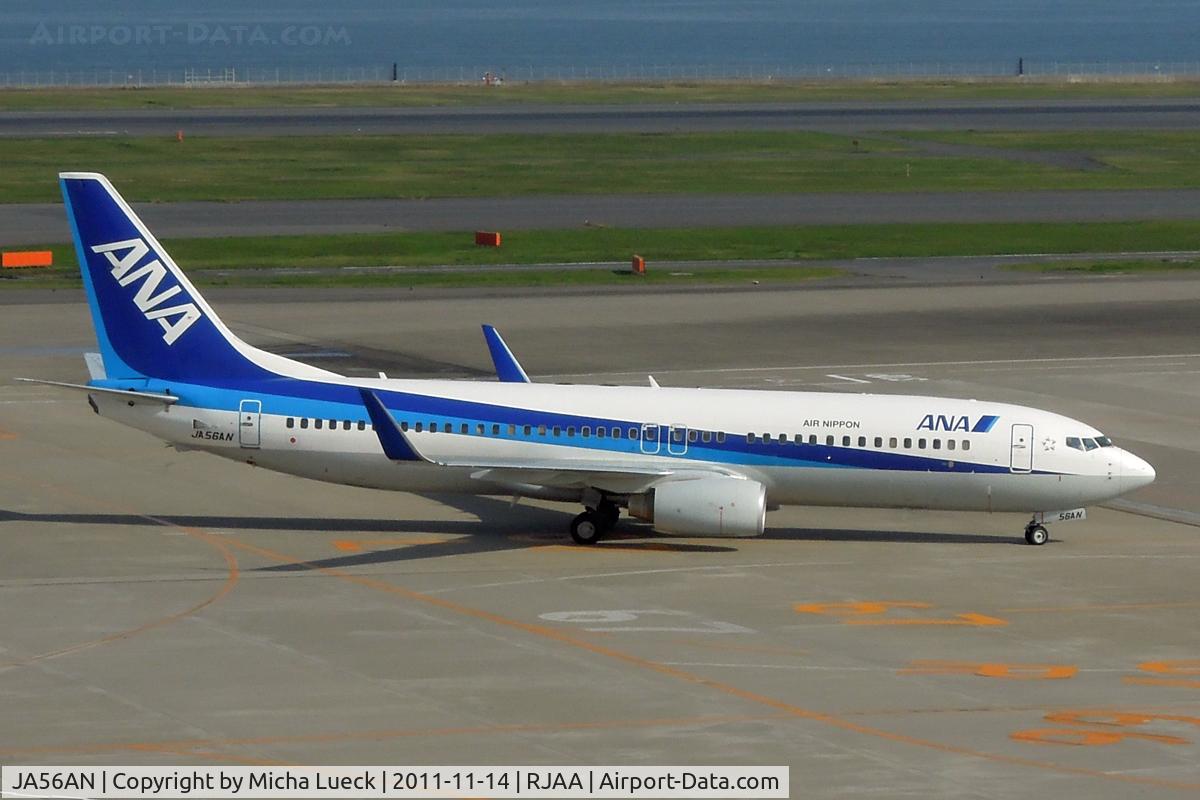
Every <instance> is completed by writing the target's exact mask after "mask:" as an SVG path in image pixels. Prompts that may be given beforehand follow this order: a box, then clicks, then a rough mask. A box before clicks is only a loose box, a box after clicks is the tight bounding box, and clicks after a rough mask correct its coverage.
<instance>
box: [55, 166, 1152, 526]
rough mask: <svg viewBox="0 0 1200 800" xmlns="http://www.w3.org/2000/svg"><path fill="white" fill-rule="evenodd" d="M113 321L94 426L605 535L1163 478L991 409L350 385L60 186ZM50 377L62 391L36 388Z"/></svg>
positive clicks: (1058, 428) (91, 284)
mask: <svg viewBox="0 0 1200 800" xmlns="http://www.w3.org/2000/svg"><path fill="white" fill-rule="evenodd" d="M59 178H60V182H61V184H62V191H63V199H64V201H65V203H66V208H67V214H68V216H69V218H70V222H71V228H72V232H73V235H74V238H75V247H76V250H77V251H78V256H79V263H80V265H81V270H82V273H83V283H84V286H85V288H86V291H87V298H88V304H89V306H90V308H91V315H92V320H93V322H94V324H95V328H96V338H97V340H98V343H99V350H100V352H99V354H89V355H88V357H87V365H88V369H89V372H90V373H91V380H90V381H89V382H88V383H87V384H64V383H56V384H55V385H60V386H68V387H70V388H74V389H79V390H82V391H86V392H87V394H88V402H89V403H90V404H91V407H92V410H93V411H95V412H96V413H97V414H100V415H102V416H105V417H109V418H111V419H114V420H116V421H117V422H121V423H124V424H126V425H129V426H131V427H134V428H137V429H139V430H143V431H147V432H149V433H151V434H153V435H155V436H157V437H159V438H161V439H164V440H166V441H167V442H169V443H171V444H173V445H174V446H175V447H177V448H179V449H180V450H203V451H206V452H209V453H213V454H216V455H219V456H223V457H225V458H230V459H234V460H237V461H244V462H247V463H249V464H255V465H258V466H261V467H266V468H268V469H272V470H277V471H279V472H285V473H290V474H293V475H299V476H302V477H306V478H313V479H316V480H321V481H330V482H334V483H343V484H350V485H353V486H366V487H372V488H377V489H392V490H396V491H406V492H416V493H422V492H431V493H432V492H462V493H468V494H480V495H518V496H524V497H532V498H541V499H546V500H554V501H562V502H569V503H579V504H582V505H583V506H584V508H585V510H584V511H583V513H581V514H579V515H578V516H577V517H575V519H574V521H573V522H572V523H571V535H572V537H573V538H574V539H575V541H577V542H579V543H584V544H586V543H593V542H596V541H597V540H598V539H599V538H601V537H602V536H603V535H604V534H605V533H606V532H607V531H609V530H610V529H611V528H612V527H613V525H614V524H615V523H616V522H617V520H618V518H619V517H620V514H621V509H628V512H629V514H630V515H631V516H634V517H637V518H639V519H643V520H647V521H649V522H651V523H652V524H653V526H654V528H655V529H656V530H658V531H661V532H663V533H667V534H676V535H682V536H756V535H758V534H761V533H762V532H763V526H764V524H765V519H766V512H767V510H768V509H769V508H774V507H778V506H780V505H819V506H873V507H887V508H920V509H951V510H964V511H1014V512H1028V513H1030V514H1031V515H1032V518H1031V520H1030V522H1029V523H1028V525H1027V526H1026V528H1025V538H1026V540H1027V541H1028V542H1029V543H1030V544H1043V543H1045V542H1046V541H1047V539H1048V533H1047V531H1046V528H1045V523H1047V522H1048V521H1051V520H1065V519H1076V518H1081V517H1082V516H1083V513H1084V512H1083V509H1082V507H1083V506H1087V505H1090V504H1094V503H1099V502H1102V501H1105V500H1109V499H1111V498H1114V497H1116V496H1118V495H1121V494H1124V493H1125V492H1128V491H1130V490H1133V489H1136V488H1138V487H1140V486H1145V485H1147V484H1149V483H1150V482H1151V481H1153V480H1154V469H1153V468H1152V467H1151V466H1150V465H1149V464H1147V463H1146V462H1145V461H1143V460H1142V459H1140V458H1138V457H1137V456H1135V455H1133V454H1132V453H1129V452H1127V451H1125V450H1122V449H1121V448H1119V447H1117V446H1115V445H1114V444H1113V443H1112V442H1111V441H1110V440H1109V438H1108V437H1107V436H1104V435H1103V434H1102V433H1101V432H1100V431H1098V430H1096V429H1095V428H1092V427H1091V426H1089V425H1086V424H1084V423H1082V422H1078V421H1076V420H1073V419H1069V418H1067V417H1064V416H1061V415H1059V414H1055V413H1052V412H1049V411H1039V410H1037V409H1033V408H1025V407H1022V406H1016V405H1009V404H1006V403H992V402H985V401H975V400H953V399H947V398H940V397H900V396H891V395H882V396H878V395H877V396H872V395H848V394H840V393H810V392H765V391H732V390H717V389H671V388H660V387H659V386H657V384H655V383H654V382H653V380H651V382H650V383H651V385H649V386H576V385H549V384H538V383H533V382H530V380H529V378H528V376H527V375H526V374H525V371H524V370H523V369H522V368H521V366H520V364H519V363H517V360H516V359H515V358H514V357H513V355H512V353H511V352H510V351H509V349H508V348H507V346H506V345H505V344H504V341H503V339H501V338H500V336H499V334H498V333H497V332H496V331H495V330H494V329H492V328H490V327H486V326H485V329H484V333H485V336H486V339H487V343H488V347H489V349H490V350H491V353H492V356H493V360H494V361H495V363H496V368H497V373H498V377H499V379H500V380H499V381H498V382H493V381H446V380H393V379H387V378H383V377H380V378H377V379H374V378H372V379H366V378H351V377H344V376H342V375H337V374H335V373H332V372H327V371H325V370H323V369H318V368H316V367H311V366H308V365H306V364H301V363H298V362H296V361H292V360H290V359H287V358H284V357H282V356H278V355H275V354H272V353H268V352H265V351H263V350H259V349H257V348H255V347H251V346H250V345H248V344H246V343H245V342H243V341H242V340H240V339H239V338H238V337H236V336H235V335H234V334H233V333H232V332H230V330H229V329H228V328H227V327H226V326H225V325H224V324H223V323H222V322H221V320H220V318H219V317H218V316H217V315H216V313H215V312H214V311H213V309H212V308H211V307H210V306H209V305H208V303H206V302H205V301H204V298H203V297H201V296H200V293H199V292H197V291H196V289H195V287H193V286H192V284H191V283H190V282H189V281H188V279H187V277H186V276H185V275H184V274H183V272H182V271H180V269H179V267H178V266H176V264H175V262H174V261H173V260H171V257H170V256H169V255H168V254H167V252H166V250H164V249H163V247H162V246H161V245H160V244H159V243H158V241H157V240H156V239H155V238H154V235H153V234H151V233H150V231H149V230H147V228H146V226H145V225H144V224H142V221H141V220H140V219H138V217H137V215H136V214H134V212H133V210H132V209H131V208H130V207H129V205H128V204H127V203H126V202H125V201H124V200H123V199H122V198H121V197H120V195H118V194H117V192H116V190H115V189H114V188H113V187H112V185H111V184H110V183H109V182H108V180H107V179H106V178H105V177H104V176H103V175H98V174H93V173H77V172H68V173H63V174H62V175H60V176H59ZM40 382H42V383H52V382H50V381H40Z"/></svg>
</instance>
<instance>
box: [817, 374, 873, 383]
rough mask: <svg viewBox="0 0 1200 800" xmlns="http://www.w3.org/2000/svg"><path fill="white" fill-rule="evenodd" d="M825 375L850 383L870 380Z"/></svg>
mask: <svg viewBox="0 0 1200 800" xmlns="http://www.w3.org/2000/svg"><path fill="white" fill-rule="evenodd" d="M825 377H826V378H837V379H838V380H839V381H850V382H851V383H870V381H864V380H862V379H861V378H848V377H846V376H845V375H826V376H825Z"/></svg>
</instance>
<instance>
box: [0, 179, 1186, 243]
mask: <svg viewBox="0 0 1200 800" xmlns="http://www.w3.org/2000/svg"><path fill="white" fill-rule="evenodd" d="M133 206H134V209H135V210H136V211H137V212H138V214H139V215H141V217H142V219H143V220H145V221H146V224H147V225H149V226H150V227H151V228H152V229H153V230H154V231H155V233H156V234H157V235H159V236H162V237H222V236H284V235H289V234H290V235H303V234H320V233H382V232H387V231H464V230H465V231H470V230H480V229H482V230H501V231H506V230H510V231H511V230H529V229H539V230H544V229H555V228H580V227H585V226H589V225H606V226H612V227H621V228H629V227H640V228H673V227H738V226H743V225H826V224H828V225H857V224H878V223H919V222H959V223H967V222H1126V221H1137V220H1189V219H1197V218H1200V190H1197V189H1162V190H1121V191H1028V192H896V193H891V192H877V193H828V194H826V193H809V194H746V195H652V194H649V195H648V194H628V195H569V196H553V195H549V196H545V195H539V196H536V197H480V198H437V199H428V200H311V201H301V200H297V201H243V202H237V203H207V202H181V203H134V204H133ZM0 212H2V213H0V242H4V243H5V244H6V245H23V244H44V243H53V242H66V241H70V238H71V230H70V227H69V226H68V225H67V221H66V215H65V214H64V213H63V209H62V206H61V205H60V204H57V203H31V204H10V205H3V206H0Z"/></svg>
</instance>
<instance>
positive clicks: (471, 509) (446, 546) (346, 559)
mask: <svg viewBox="0 0 1200 800" xmlns="http://www.w3.org/2000/svg"><path fill="white" fill-rule="evenodd" d="M430 499H434V500H437V501H438V502H441V503H443V504H445V505H448V506H451V507H453V508H457V509H459V510H460V511H464V512H466V513H468V514H471V515H472V516H474V517H475V519H467V520H428V519H369V518H351V517H333V518H330V517H234V516H206V515H188V514H162V515H139V514H112V513H25V512H19V511H8V510H5V509H0V522H35V523H52V524H53V523H58V524H71V525H128V526H157V527H161V526H162V525H163V524H166V525H176V526H179V527H182V528H196V529H199V530H236V531H291V532H298V533H306V532H311V533H367V534H398V535H400V536H401V537H402V536H403V535H404V534H447V535H454V536H455V537H456V538H453V539H448V540H446V541H441V542H428V541H417V542H414V543H413V544H405V543H404V542H403V539H402V538H400V539H399V540H397V541H396V542H395V544H396V545H398V546H395V547H383V548H378V547H375V548H371V549H364V550H363V551H361V552H354V553H344V554H341V555H337V556H332V557H330V558H322V559H315V560H310V561H304V562H297V563H283V564H276V565H272V566H267V567H259V568H258V569H257V570H256V571H260V572H303V571H306V570H312V569H341V568H351V567H357V566H367V565H373V564H387V563H394V562H404V561H419V560H423V559H427V558H438V557H442V556H451V555H466V554H471V553H486V552H502V551H506V550H520V549H527V548H538V547H547V546H554V545H565V544H569V539H568V538H567V536H566V534H565V532H564V528H565V527H566V526H565V521H566V520H565V516H566V515H564V513H563V512H562V511H559V510H555V509H547V508H541V507H537V506H523V505H517V506H512V505H511V504H510V503H509V501H507V500H502V499H499V498H494V497H472V496H440V495H439V496H435V497H431V498H430ZM761 538H762V539H766V540H772V541H797V542H805V541H808V542H891V543H910V544H976V545H983V544H1006V545H1007V544H1017V543H1019V540H1018V539H1017V538H1016V537H1006V536H994V535H987V534H967V533H927V532H920V531H879V530H875V531H871V530H856V529H828V528H776V529H768V530H767V532H766V533H765V534H764V535H763V536H762V537H761ZM363 544H364V545H367V544H373V543H371V542H364V543H363ZM379 544H382V543H379ZM387 544H392V542H388V543H387ZM594 547H595V549H597V550H606V551H608V550H613V551H616V550H620V551H634V552H638V551H641V552H674V553H732V552H738V550H739V547H738V546H737V540H728V539H726V540H721V544H708V543H698V542H692V541H680V540H679V539H677V538H674V537H668V536H665V535H663V534H660V533H657V532H655V531H654V530H653V529H652V528H651V527H650V526H649V525H648V524H645V523H639V522H636V521H633V520H625V521H623V522H622V523H621V525H620V526H619V527H618V528H617V530H616V531H614V532H613V533H612V534H610V535H609V536H608V537H607V538H606V539H605V540H604V541H602V542H601V543H599V544H598V545H595V546H594Z"/></svg>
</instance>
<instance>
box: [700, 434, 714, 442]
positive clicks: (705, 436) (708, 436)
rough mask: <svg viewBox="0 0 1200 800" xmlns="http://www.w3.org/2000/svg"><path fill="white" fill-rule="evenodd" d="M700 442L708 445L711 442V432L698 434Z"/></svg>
mask: <svg viewBox="0 0 1200 800" xmlns="http://www.w3.org/2000/svg"><path fill="white" fill-rule="evenodd" d="M700 441H701V442H703V443H705V444H708V443H709V442H711V441H712V432H711V431H704V432H703V433H701V434H700Z"/></svg>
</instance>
